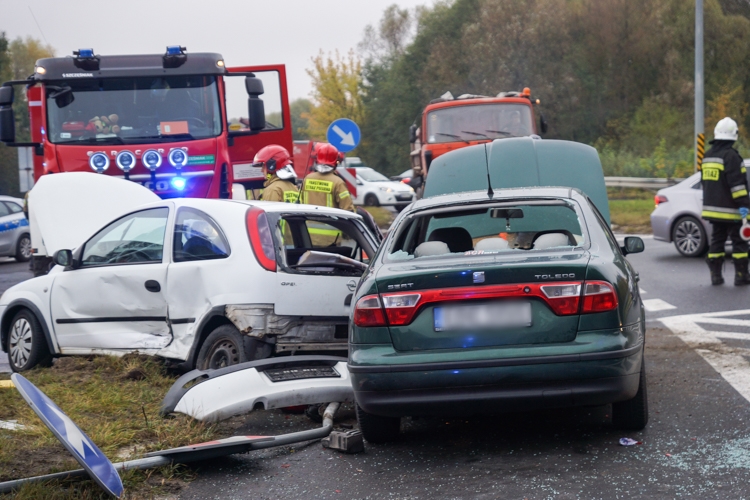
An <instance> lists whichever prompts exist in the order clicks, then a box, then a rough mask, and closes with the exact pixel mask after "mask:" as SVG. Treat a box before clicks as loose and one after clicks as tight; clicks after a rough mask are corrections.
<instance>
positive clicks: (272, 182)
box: [260, 177, 299, 203]
mask: <svg viewBox="0 0 750 500" xmlns="http://www.w3.org/2000/svg"><path fill="white" fill-rule="evenodd" d="M298 197H299V191H298V190H297V186H295V185H294V184H292V183H291V182H289V181H285V180H283V179H279V178H278V177H271V178H270V179H268V180H267V181H266V182H265V184H263V194H262V195H261V197H260V199H261V200H263V201H283V202H286V203H297V198H298Z"/></svg>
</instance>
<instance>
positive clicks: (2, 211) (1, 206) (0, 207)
mask: <svg viewBox="0 0 750 500" xmlns="http://www.w3.org/2000/svg"><path fill="white" fill-rule="evenodd" d="M6 215H10V210H9V209H8V207H7V206H6V205H5V203H0V217H5V216H6Z"/></svg>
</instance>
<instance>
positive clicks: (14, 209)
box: [3, 201, 23, 214]
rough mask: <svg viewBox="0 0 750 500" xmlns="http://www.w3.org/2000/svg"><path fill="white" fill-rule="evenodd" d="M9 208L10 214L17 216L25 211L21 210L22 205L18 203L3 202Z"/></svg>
mask: <svg viewBox="0 0 750 500" xmlns="http://www.w3.org/2000/svg"><path fill="white" fill-rule="evenodd" d="M3 204H5V205H6V206H7V207H8V210H10V213H12V214H17V213H18V212H22V211H23V209H22V208H21V205H19V204H18V203H13V202H12V201H5V202H3Z"/></svg>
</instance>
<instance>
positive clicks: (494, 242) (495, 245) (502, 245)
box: [474, 238, 508, 252]
mask: <svg viewBox="0 0 750 500" xmlns="http://www.w3.org/2000/svg"><path fill="white" fill-rule="evenodd" d="M507 249H508V242H507V241H506V240H504V239H502V238H485V239H483V240H480V241H478V242H477V244H476V246H475V247H474V250H483V251H485V252H491V251H497V250H507Z"/></svg>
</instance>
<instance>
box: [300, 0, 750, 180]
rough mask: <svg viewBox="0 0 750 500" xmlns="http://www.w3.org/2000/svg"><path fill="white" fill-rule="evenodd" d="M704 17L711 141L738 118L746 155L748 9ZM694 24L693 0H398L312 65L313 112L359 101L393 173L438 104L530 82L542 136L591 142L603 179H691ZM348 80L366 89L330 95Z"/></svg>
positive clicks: (372, 149) (727, 6)
mask: <svg viewBox="0 0 750 500" xmlns="http://www.w3.org/2000/svg"><path fill="white" fill-rule="evenodd" d="M704 12H705V14H704V25H705V28H704V29H705V38H704V44H705V56H704V57H705V81H706V83H705V94H706V132H707V138H708V139H710V138H711V135H712V131H713V127H714V125H715V123H716V122H717V121H718V120H719V119H720V118H722V117H723V116H731V117H733V118H734V119H735V120H736V121H737V122H738V123H739V125H740V131H741V141H740V148H741V151H745V152H747V153H750V149H748V148H747V145H750V112H749V110H748V104H747V103H748V102H750V20H749V19H748V17H749V16H750V5H749V4H748V3H747V2H745V1H743V0H705V2H704ZM694 25H695V5H694V2H692V1H685V0H607V1H601V0H453V1H443V2H437V3H436V4H435V5H433V6H430V7H421V8H418V9H415V10H404V9H399V8H398V7H397V6H395V5H393V6H391V7H389V8H388V9H386V10H385V12H384V13H383V17H382V19H381V20H380V22H379V24H377V25H374V26H370V27H368V29H367V30H366V32H365V36H364V39H363V41H362V43H361V44H360V46H359V51H358V53H357V54H356V56H355V55H354V53H352V54H350V55H349V57H344V58H342V57H340V56H335V57H332V56H329V57H328V59H327V61H326V60H324V59H323V58H322V54H321V56H319V57H318V58H317V59H316V60H314V61H313V62H314V64H313V69H312V70H311V71H310V73H311V75H312V76H313V83H314V85H315V91H314V92H313V96H312V97H313V100H314V103H315V105H314V106H313V107H312V109H311V111H310V112H309V113H308V114H307V115H308V116H309V117H310V122H311V123H313V124H314V123H315V122H316V119H317V118H318V117H321V118H323V117H326V116H327V114H328V111H330V109H331V108H338V109H340V110H343V109H346V108H347V107H348V108H350V109H353V106H354V108H356V107H359V109H358V113H359V116H360V121H361V127H362V136H363V144H362V145H361V146H360V148H358V150H357V151H356V152H357V153H358V154H359V155H360V156H362V157H363V158H364V160H365V161H366V162H367V163H368V164H369V165H371V166H372V167H374V168H376V169H378V170H380V171H382V172H385V173H388V174H396V173H399V172H401V171H403V170H405V169H407V168H409V157H408V151H409V143H408V127H409V125H411V124H412V123H413V122H414V121H415V120H417V119H418V116H419V114H420V112H421V111H422V109H423V108H424V106H425V105H426V104H427V103H429V101H430V100H431V99H434V98H436V97H438V96H440V95H441V94H443V93H444V92H446V91H450V92H451V93H453V95H460V94H464V93H469V94H480V95H490V96H492V95H496V94H497V93H498V92H501V91H509V90H521V89H523V88H524V87H530V88H531V90H532V94H533V96H534V97H535V98H539V99H540V100H541V106H540V107H539V109H540V111H541V112H543V113H544V115H545V117H546V118H547V120H548V122H549V124H550V129H549V132H548V134H547V135H546V137H547V138H559V139H567V140H573V141H580V142H584V143H588V144H591V145H594V146H595V147H597V149H598V150H599V152H600V155H601V157H602V161H603V164H604V167H605V172H606V174H607V175H635V176H651V175H653V176H662V177H664V176H677V177H679V176H685V175H689V174H690V173H692V171H693V165H692V163H693V160H692V156H693V150H692V144H693V99H694V86H693V81H694V73H693V70H694V49H693V47H694V41H695V38H694ZM357 63H359V64H357ZM321 68H323V69H326V70H327V71H325V72H324V71H321ZM331 68H333V69H338V70H339V71H338V75H334V76H333V77H331ZM354 70H356V71H354ZM353 71H354V73H356V75H353ZM352 76H356V77H357V78H358V88H357V91H352V90H351V87H352V86H351V84H348V85H347V88H348V89H350V90H348V91H346V92H343V91H340V92H338V93H337V92H332V91H331V90H330V87H331V80H336V78H338V80H339V81H340V82H343V81H344V80H347V79H348V80H351V77H352ZM321 82H323V84H321ZM334 87H335V85H334ZM326 89H328V90H326ZM342 89H344V86H343V84H341V83H340V84H339V90H342ZM321 95H323V96H326V95H328V96H330V95H334V96H335V95H338V96H339V97H338V100H336V99H333V100H332V99H330V98H327V99H321V98H320V96H321ZM322 121H323V120H321V122H322ZM308 132H309V133H310V135H312V136H314V137H318V138H319V136H320V134H319V129H318V130H315V129H314V127H311V128H310V129H309V130H308Z"/></svg>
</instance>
